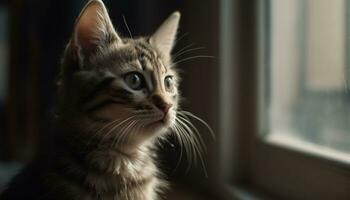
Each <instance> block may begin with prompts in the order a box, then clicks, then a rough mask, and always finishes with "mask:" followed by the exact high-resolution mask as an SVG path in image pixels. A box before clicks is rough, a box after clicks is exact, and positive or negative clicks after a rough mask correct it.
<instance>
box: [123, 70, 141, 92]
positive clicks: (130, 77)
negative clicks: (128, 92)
mask: <svg viewBox="0 0 350 200" xmlns="http://www.w3.org/2000/svg"><path fill="white" fill-rule="evenodd" d="M124 80H125V82H126V84H127V85H128V86H129V87H130V88H131V89H133V90H140V89H142V88H144V86H145V84H144V79H143V76H142V74H140V73H138V72H131V73H128V74H126V75H125V76H124Z"/></svg>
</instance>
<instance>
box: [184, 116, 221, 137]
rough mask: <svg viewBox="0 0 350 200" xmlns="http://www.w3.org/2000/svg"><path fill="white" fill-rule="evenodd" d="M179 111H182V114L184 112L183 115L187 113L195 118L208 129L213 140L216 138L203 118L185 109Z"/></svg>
mask: <svg viewBox="0 0 350 200" xmlns="http://www.w3.org/2000/svg"><path fill="white" fill-rule="evenodd" d="M179 113H182V114H185V115H187V116H189V117H192V118H194V119H196V120H197V121H199V122H200V123H202V124H203V125H204V126H205V127H206V128H207V129H208V130H209V133H210V135H211V137H212V139H213V140H215V139H216V136H215V134H214V131H213V129H212V128H211V127H210V126H209V124H208V123H206V122H205V121H204V120H203V119H201V118H200V117H198V116H196V115H194V114H192V113H191V112H188V111H185V110H182V111H179Z"/></svg>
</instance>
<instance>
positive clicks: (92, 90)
mask: <svg viewBox="0 0 350 200" xmlns="http://www.w3.org/2000/svg"><path fill="white" fill-rule="evenodd" d="M179 18H180V14H179V13H178V12H175V13H173V14H172V15H171V16H170V17H169V18H168V19H167V20H166V21H165V22H164V23H163V24H162V25H161V26H160V27H159V28H158V30H157V31H156V32H155V33H154V34H153V35H152V36H150V37H140V38H137V39H136V38H122V37H120V36H119V35H118V33H117V32H116V31H115V29H114V27H113V25H112V23H111V20H110V18H109V16H108V13H107V10H106V8H105V6H104V4H103V3H102V1H100V0H92V1H90V2H89V3H88V4H87V5H86V6H85V8H84V9H83V11H82V12H81V14H80V16H79V17H78V19H77V21H76V25H75V28H74V32H73V36H72V38H71V41H70V42H69V44H68V46H67V48H66V51H65V55H64V58H63V65H62V72H61V78H60V81H59V97H60V109H61V115H62V118H63V120H64V123H65V124H66V125H67V126H69V127H73V128H76V129H79V131H80V132H84V133H85V134H86V135H88V136H90V137H92V136H93V137H96V139H98V138H105V139H108V138H114V139H116V138H117V140H120V139H124V140H123V142H126V141H128V142H132V143H140V142H143V141H145V140H147V139H149V138H152V137H154V136H157V135H159V134H160V133H164V132H165V131H166V130H168V129H169V128H170V127H171V126H172V125H173V124H174V123H175V118H176V112H177V107H178V99H179V91H178V82H179V78H178V75H177V73H176V71H175V69H174V67H173V65H172V62H171V55H170V53H171V50H172V47H173V45H174V40H175V36H176V32H177V27H178V22H179Z"/></svg>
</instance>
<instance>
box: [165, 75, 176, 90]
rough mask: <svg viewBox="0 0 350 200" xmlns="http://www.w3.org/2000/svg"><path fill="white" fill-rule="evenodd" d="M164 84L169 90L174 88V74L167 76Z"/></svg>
mask: <svg viewBox="0 0 350 200" xmlns="http://www.w3.org/2000/svg"><path fill="white" fill-rule="evenodd" d="M164 85H165V88H166V89H167V90H171V89H172V88H173V85H174V80H173V77H172V76H167V77H165V79H164Z"/></svg>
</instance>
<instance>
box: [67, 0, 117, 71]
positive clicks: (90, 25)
mask: <svg viewBox="0 0 350 200" xmlns="http://www.w3.org/2000/svg"><path fill="white" fill-rule="evenodd" d="M115 41H117V42H121V39H120V37H119V36H118V34H117V33H116V31H115V29H114V27H113V24H112V22H111V19H110V18H109V15H108V12H107V9H106V7H105V5H104V4H103V2H102V1H101V0H90V1H89V2H88V3H87V4H86V6H85V7H84V8H83V10H82V11H81V13H80V15H79V17H78V19H77V20H76V22H75V28H74V33H73V38H72V41H71V42H72V44H71V45H73V48H74V50H75V52H76V55H77V56H78V58H79V62H80V64H82V62H83V61H84V59H85V58H87V57H89V56H90V55H93V54H94V53H96V52H97V51H98V50H99V49H100V48H101V47H104V46H106V45H108V44H110V43H111V42H115Z"/></svg>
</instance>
